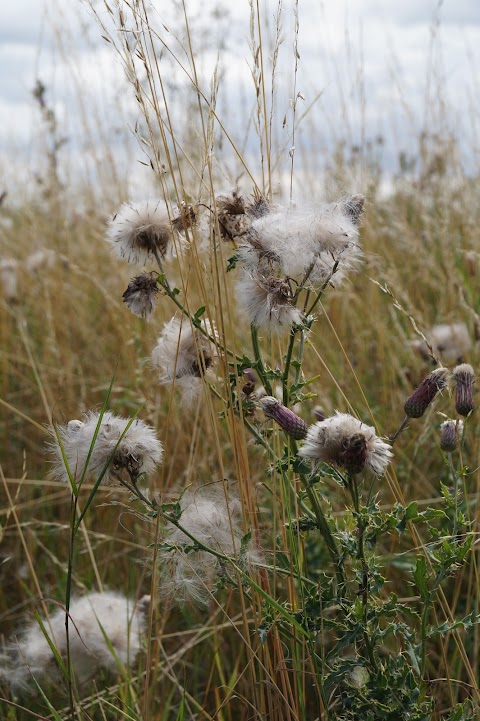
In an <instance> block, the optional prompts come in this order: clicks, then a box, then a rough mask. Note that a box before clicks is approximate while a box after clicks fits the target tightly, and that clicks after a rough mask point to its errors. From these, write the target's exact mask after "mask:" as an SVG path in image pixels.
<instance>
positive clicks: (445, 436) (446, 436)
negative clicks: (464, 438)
mask: <svg viewBox="0 0 480 721" xmlns="http://www.w3.org/2000/svg"><path fill="white" fill-rule="evenodd" d="M462 431H463V421H460V420H458V421H453V420H451V419H450V418H449V419H448V420H446V421H444V422H443V423H442V424H441V426H440V448H441V449H442V451H446V452H447V453H452V452H453V451H454V450H455V449H456V447H457V446H458V438H459V436H460V435H461V433H462Z"/></svg>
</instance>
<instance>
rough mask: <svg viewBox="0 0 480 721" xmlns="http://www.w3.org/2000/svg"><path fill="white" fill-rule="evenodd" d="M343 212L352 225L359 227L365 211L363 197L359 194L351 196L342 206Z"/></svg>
mask: <svg viewBox="0 0 480 721" xmlns="http://www.w3.org/2000/svg"><path fill="white" fill-rule="evenodd" d="M343 210H344V213H345V215H346V216H347V217H348V218H350V220H351V221H352V223H353V224H354V225H359V224H360V220H361V217H362V214H363V211H364V210H365V196H364V195H361V194H360V193H358V194H357V195H352V197H351V198H349V199H348V200H347V201H346V202H345V203H344V204H343Z"/></svg>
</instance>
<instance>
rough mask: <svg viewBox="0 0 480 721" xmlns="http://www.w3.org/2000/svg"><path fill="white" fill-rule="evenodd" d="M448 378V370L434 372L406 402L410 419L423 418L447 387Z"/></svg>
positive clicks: (405, 408) (441, 369) (406, 409)
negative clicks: (434, 400) (440, 392)
mask: <svg viewBox="0 0 480 721" xmlns="http://www.w3.org/2000/svg"><path fill="white" fill-rule="evenodd" d="M448 376H449V371H448V368H437V369H436V370H434V371H432V372H431V373H430V374H429V375H428V376H427V377H426V378H425V379H424V380H423V381H422V382H421V383H420V385H419V386H418V388H417V389H416V390H415V391H414V392H413V393H412V395H411V396H410V397H409V398H407V400H406V401H405V405H404V410H405V413H406V415H407V416H408V417H409V418H421V416H423V414H424V413H425V411H426V410H427V408H428V406H429V405H430V403H431V402H432V401H433V399H434V398H435V396H436V395H437V393H438V392H439V391H441V390H443V388H445V386H446V385H447V381H448Z"/></svg>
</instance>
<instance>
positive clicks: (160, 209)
mask: <svg viewBox="0 0 480 721" xmlns="http://www.w3.org/2000/svg"><path fill="white" fill-rule="evenodd" d="M180 221H182V222H180ZM183 228H184V224H183V215H182V214H181V215H180V219H179V218H172V219H170V218H169V215H168V213H167V209H166V206H165V203H164V202H163V201H161V200H146V201H143V202H140V203H135V204H134V203H124V204H123V205H122V207H121V208H120V210H119V211H118V213H117V214H116V215H115V216H114V218H113V219H112V220H111V221H110V223H109V225H108V229H107V241H108V242H109V243H110V245H111V248H112V252H113V253H114V255H116V256H117V257H118V258H122V259H123V260H126V261H127V262H128V263H134V264H140V265H145V264H146V263H148V262H149V261H152V260H153V261H154V260H158V259H160V260H163V259H164V258H166V257H167V256H169V255H173V254H175V251H179V250H181V241H180V236H179V235H178V233H177V235H176V240H177V241H178V242H177V243H176V244H175V243H174V232H176V231H181V230H183Z"/></svg>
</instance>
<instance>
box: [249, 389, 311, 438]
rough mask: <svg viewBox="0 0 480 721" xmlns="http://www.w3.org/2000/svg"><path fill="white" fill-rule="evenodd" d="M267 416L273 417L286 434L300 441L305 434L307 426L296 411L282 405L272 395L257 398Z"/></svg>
mask: <svg viewBox="0 0 480 721" xmlns="http://www.w3.org/2000/svg"><path fill="white" fill-rule="evenodd" d="M259 405H260V406H261V408H262V410H263V412H264V413H265V415H266V416H267V418H273V420H274V421H275V422H276V423H278V425H279V426H280V428H282V429H283V430H284V431H285V433H287V435H289V436H291V437H292V438H295V439H296V440H297V441H301V440H302V439H303V438H305V436H306V435H307V430H308V426H307V424H306V423H305V421H304V420H302V419H301V418H300V416H297V414H296V413H294V412H293V411H291V410H290V409H289V408H287V407H286V406H284V405H283V403H281V402H280V401H279V400H277V399H276V398H273V396H265V398H261V399H260V400H259Z"/></svg>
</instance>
